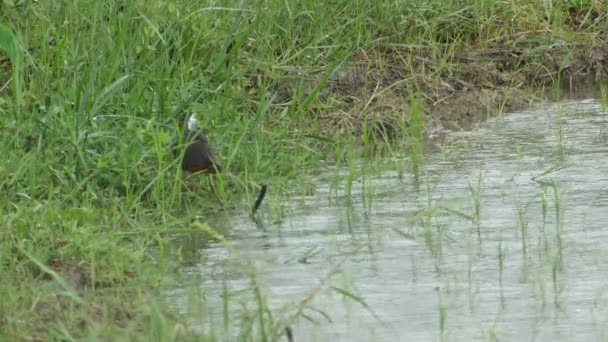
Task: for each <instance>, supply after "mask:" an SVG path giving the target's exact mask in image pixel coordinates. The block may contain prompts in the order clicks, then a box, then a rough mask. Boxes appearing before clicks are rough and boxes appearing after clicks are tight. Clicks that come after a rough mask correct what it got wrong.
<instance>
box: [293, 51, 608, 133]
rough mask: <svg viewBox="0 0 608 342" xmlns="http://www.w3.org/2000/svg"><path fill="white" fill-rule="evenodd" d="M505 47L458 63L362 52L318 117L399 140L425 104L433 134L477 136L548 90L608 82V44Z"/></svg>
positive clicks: (339, 76)
mask: <svg viewBox="0 0 608 342" xmlns="http://www.w3.org/2000/svg"><path fill="white" fill-rule="evenodd" d="M505 45H511V46H512V47H509V48H493V49H490V48H489V49H485V50H482V51H463V52H458V53H454V54H453V55H452V56H451V57H450V58H446V57H445V56H441V57H437V56H433V54H432V53H431V52H429V51H425V50H413V49H390V50H386V51H383V52H375V53H374V54H368V53H366V52H364V51H361V52H359V53H357V54H355V55H354V56H353V57H352V60H351V61H350V62H349V63H348V64H347V66H346V67H343V68H342V69H341V70H340V71H338V72H336V73H335V74H334V75H333V76H332V77H331V78H330V79H329V81H328V86H327V87H326V91H325V92H323V93H321V94H320V96H319V100H320V102H321V103H322V105H321V106H322V107H324V108H332V109H331V110H329V111H327V110H325V111H324V110H318V111H317V112H318V113H319V114H318V115H320V116H321V119H322V120H323V121H324V122H325V124H324V125H323V127H324V128H323V130H324V131H323V133H324V134H327V135H331V134H334V133H336V132H342V133H350V134H360V133H361V132H362V131H363V129H364V126H366V127H367V128H369V127H372V128H374V129H376V130H377V131H378V133H380V134H381V135H386V134H388V135H395V134H396V133H398V132H402V131H403V128H405V127H407V126H408V122H409V120H410V115H411V108H410V103H411V102H410V99H411V96H416V97H417V98H418V99H419V101H420V103H421V104H422V109H423V112H424V115H425V119H424V124H425V131H426V132H427V134H430V132H433V131H434V130H437V129H438V128H440V129H448V130H460V129H469V128H471V127H472V126H474V125H476V124H477V123H479V122H481V121H484V120H486V119H487V118H489V117H492V116H494V115H496V114H498V113H501V112H505V111H514V110H518V109H523V108H525V107H528V106H529V105H530V104H531V103H533V102H535V101H538V100H539V99H541V98H544V96H542V95H541V93H542V92H543V90H546V89H552V90H555V89H559V90H561V91H564V90H566V91H568V92H575V91H577V90H578V89H588V88H590V87H591V88H597V85H598V84H599V83H600V82H603V81H605V80H606V79H608V77H607V76H608V46H605V45H592V44H577V45H571V44H570V45H561V46H557V45H551V46H545V47H534V46H521V45H522V44H518V45H517V44H513V43H512V42H511V44H505ZM513 45H516V46H513ZM284 89H285V88H284ZM284 89H283V92H284ZM285 96H289V94H283V97H285ZM336 104H337V105H336Z"/></svg>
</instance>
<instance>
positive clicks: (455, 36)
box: [0, 0, 608, 340]
mask: <svg viewBox="0 0 608 342" xmlns="http://www.w3.org/2000/svg"><path fill="white" fill-rule="evenodd" d="M546 4H547V2H546V1H523V0H522V1H509V2H504V1H492V0H484V1H455V0H454V1H439V0H430V1H414V0H399V1H392V2H377V3H376V2H370V1H354V2H353V1H345V0H338V1H331V2H319V1H312V0H308V1H298V2H289V1H287V2H285V1H278V0H268V1H243V2H237V1H224V2H222V3H221V4H219V3H216V4H212V3H211V2H209V3H207V2H204V3H201V2H199V1H188V0H183V1H144V0H138V1H78V2H66V1H39V2H33V1H23V2H17V1H2V2H0V24H2V26H0V137H1V139H0V155H1V156H2V161H1V163H0V180H1V181H0V226H1V227H2V229H0V274H2V279H3V281H2V282H0V293H3V294H4V298H3V301H2V302H1V304H0V340H16V339H28V338H33V339H34V338H48V339H81V338H84V339H97V338H101V339H110V338H111V339H123V338H129V339H136V340H143V339H148V338H149V337H156V338H157V339H158V340H173V339H180V338H181V339H193V338H196V339H201V340H216V339H223V337H222V333H226V332H222V331H220V332H214V333H209V335H208V336H207V335H198V334H194V333H193V332H191V331H190V329H189V327H188V326H187V324H186V323H184V322H185V321H186V320H185V319H184V318H183V317H180V316H179V315H177V314H174V313H172V311H171V310H170V309H169V307H168V305H167V303H165V300H164V299H163V297H162V295H161V292H162V289H164V288H166V287H169V286H171V284H172V283H173V282H174V280H173V277H172V276H171V275H172V274H173V273H174V272H176V271H177V270H179V266H180V262H179V261H180V257H179V251H178V250H175V248H174V247H172V245H171V243H170V242H171V239H172V238H175V236H181V237H186V238H187V237H188V236H190V234H193V233H194V232H198V233H199V234H201V233H200V231H201V228H200V227H201V225H199V224H194V225H193V224H190V223H189V222H190V219H191V218H190V215H189V214H188V213H189V212H190V211H189V210H188V208H195V209H197V208H198V210H202V209H205V208H213V207H217V206H218V202H217V200H216V199H214V198H213V197H212V196H210V195H209V194H208V193H207V191H201V192H199V193H196V194H190V195H189V196H186V198H184V197H183V196H182V188H183V184H182V180H181V179H180V176H179V172H178V167H177V165H178V161H177V160H176V158H175V157H174V156H173V155H172V154H171V152H170V149H169V142H170V140H171V137H173V136H174V134H175V131H176V127H175V123H174V118H175V114H176V113H177V114H179V113H180V112H181V111H182V110H190V111H194V112H196V113H198V115H199V118H200V119H201V121H202V123H203V126H204V127H205V129H206V131H207V132H208V134H209V136H210V138H211V140H212V141H213V143H214V144H215V146H216V148H217V150H218V152H219V155H220V157H221V159H222V160H223V162H224V164H226V165H227V166H228V168H229V169H230V170H232V171H233V172H234V173H235V175H236V177H230V176H218V177H217V178H216V179H214V180H213V181H214V182H215V183H216V187H217V189H218V191H219V196H220V198H221V199H222V200H223V202H224V205H225V206H226V207H227V208H236V209H237V210H238V209H240V208H241V207H242V210H243V211H244V212H246V211H248V210H249V208H248V207H247V206H245V207H243V199H245V200H246V201H245V202H246V203H251V202H252V201H253V198H254V197H255V192H256V191H257V186H258V185H259V184H262V183H269V184H270V189H271V195H270V197H271V199H270V200H271V201H272V198H273V197H274V198H279V197H280V196H283V194H282V193H283V192H285V191H287V190H290V189H291V190H294V187H295V190H294V191H308V189H299V188H298V186H297V185H298V184H300V183H298V179H300V178H299V177H301V176H302V175H303V174H306V173H312V172H315V171H317V170H318V169H319V166H320V165H322V164H323V161H325V160H329V159H328V158H327V156H328V155H333V158H331V159H332V160H333V161H334V162H336V163H339V164H340V163H346V164H348V163H349V162H350V163H352V162H353V160H354V159H356V158H359V157H361V156H366V157H370V158H372V159H373V158H376V157H377V156H381V155H384V154H389V155H390V154H392V153H394V152H395V148H400V147H403V145H408V146H410V147H411V149H412V150H413V151H414V152H412V155H413V157H414V159H415V161H416V164H417V163H421V162H422V161H423V156H422V147H421V144H420V136H421V135H422V131H423V127H424V124H425V123H424V117H423V116H422V112H421V111H419V110H418V109H417V108H418V105H419V104H418V102H417V101H419V98H418V97H419V94H418V92H417V91H412V93H411V94H405V97H404V99H405V101H406V102H407V103H409V102H411V103H412V106H413V107H415V108H414V109H415V110H413V112H414V114H415V117H414V118H412V119H411V120H412V123H411V125H410V124H409V120H410V117H409V113H402V112H399V114H400V116H399V120H398V121H397V125H396V129H397V130H398V132H397V134H393V136H397V137H401V138H400V139H399V140H398V141H393V139H392V138H389V136H388V135H387V134H386V132H385V131H384V126H381V127H380V128H381V129H379V126H377V125H374V124H372V123H371V122H368V121H366V120H365V118H366V117H367V116H366V115H368V114H369V113H367V112H366V109H370V108H371V107H368V106H366V107H365V108H363V110H361V111H360V112H359V113H358V114H357V113H355V114H352V113H344V112H343V109H344V108H345V102H344V99H341V98H338V97H334V96H333V95H332V94H333V93H332V91H331V89H332V88H331V86H329V80H330V79H332V77H335V76H336V75H337V74H338V73H339V72H340V71H343V70H347V65H349V63H350V62H352V61H356V60H363V64H366V65H364V67H367V68H369V67H371V65H375V68H378V69H382V68H384V67H386V64H387V63H398V64H399V65H401V66H402V70H404V71H405V72H406V73H410V74H412V73H416V74H417V75H418V76H420V77H422V78H425V79H431V80H439V79H440V78H441V77H444V76H446V75H450V74H451V73H453V72H455V71H457V70H458V68H459V65H458V63H457V61H455V59H454V55H455V52H457V51H461V50H467V49H471V48H473V49H479V48H486V47H490V46H492V45H493V44H494V43H495V42H496V41H497V40H498V39H499V38H500V37H504V36H515V37H516V40H515V42H516V44H530V42H529V41H528V40H525V39H524V38H526V37H525V36H524V35H521V36H520V33H521V32H549V34H546V35H543V36H538V37H536V36H533V37H532V38H531V39H532V40H534V41H533V42H532V44H535V46H548V45H550V44H552V43H553V42H554V41H561V40H563V39H570V40H571V41H578V40H583V41H590V40H592V37H593V34H594V33H595V32H596V31H599V30H602V29H604V30H605V29H606V26H607V22H608V19H607V17H606V14H605V13H606V6H605V5H604V4H603V2H601V1H591V0H589V1H584V0H577V1H567V2H563V1H557V2H554V4H553V6H552V7H548V6H547V5H546ZM573 13H574V14H573ZM518 39H519V40H518ZM229 46H231V48H230V49H229V48H228V47H229ZM403 51H414V52H415V53H412V54H406V53H403ZM361 56H368V58H362V57H361ZM369 56H371V57H369ZM419 57H420V58H425V59H429V60H431V61H433V62H432V63H431V64H430V66H429V65H427V64H424V65H423V66H420V65H419V64H418V63H417V62H416V61H417V59H418V58H419ZM395 60H396V61H397V62H394V61H395ZM372 87H373V86H372ZM353 95H354V96H356V95H357V94H353ZM410 100H411V101H410ZM369 104H371V99H370V102H369ZM378 114H379V115H380V116H382V112H379V113H378ZM364 123H365V124H364ZM354 126H356V127H359V128H355V129H354V131H357V130H359V131H361V132H363V133H362V134H361V135H360V139H354V138H353V135H352V132H353V127H354ZM376 132H380V133H379V134H375V133H376ZM357 143H362V144H363V145H364V147H365V148H364V149H362V150H361V149H357V148H355V146H356V144H357ZM370 146H372V147H373V148H372V147H370ZM383 146H384V147H383ZM349 165H353V164H349ZM351 171H352V172H351V173H349V177H355V175H356V172H355V171H356V170H354V169H351ZM352 181H353V179H350V180H349V184H352ZM194 182H195V183H196V182H197V181H196V180H195V181H194ZM200 182H201V183H202V185H201V187H202V189H203V190H205V189H207V188H206V185H205V182H204V181H203V180H200ZM275 201H276V200H275ZM368 202H369V203H370V205H371V203H372V199H371V198H370V199H368ZM273 203H274V202H273ZM209 213H210V215H213V214H212V213H213V212H212V211H209ZM277 215H278V216H279V217H275V218H273V219H274V220H280V218H281V217H280V216H281V215H283V214H282V213H279V214H277ZM213 228H214V229H213V230H211V231H214V232H216V233H214V234H207V233H204V232H203V233H202V234H203V235H204V236H206V237H205V238H207V239H218V238H221V237H220V236H221V235H215V234H219V233H223V232H224V231H225V227H213ZM207 231H209V230H207ZM218 232H219V233H218ZM429 234H431V232H429ZM428 238H429V239H432V237H431V236H430V235H429V237H428ZM52 265H55V266H56V267H55V268H56V269H54V268H53V267H52ZM57 265H59V266H57ZM65 265H79V266H78V267H82V268H83V269H84V270H85V271H83V273H82V274H85V275H86V277H87V278H88V279H87V282H88V284H89V287H88V289H87V290H85V291H79V290H78V289H76V288H74V286H73V285H70V282H69V281H67V280H66V279H64V278H68V277H65V273H63V274H64V276H62V275H61V272H59V271H60V270H61V267H67V266H65ZM74 267H76V266H74ZM258 304H259V307H258V310H260V312H263V311H264V309H265V303H264V301H263V300H261V298H260V301H259V303H258ZM262 317H266V316H265V315H263V314H260V316H259V318H260V319H261V318H262ZM444 320H445V317H443V316H442V317H441V321H442V322H443V321H444ZM258 323H259V326H258V328H257V329H254V330H248V328H243V329H244V330H243V331H244V332H245V334H247V333H251V334H253V335H255V336H254V337H252V338H253V339H256V340H258V339H259V340H268V339H272V338H273V336H275V334H276V332H275V330H280V329H278V328H276V327H273V328H269V327H272V326H273V324H274V322H273V320H268V321H266V320H264V319H261V321H259V322H258ZM251 324H256V323H251ZM243 325H246V322H244V323H243ZM264 327H266V328H269V329H270V330H265V329H264ZM272 329H274V330H272Z"/></svg>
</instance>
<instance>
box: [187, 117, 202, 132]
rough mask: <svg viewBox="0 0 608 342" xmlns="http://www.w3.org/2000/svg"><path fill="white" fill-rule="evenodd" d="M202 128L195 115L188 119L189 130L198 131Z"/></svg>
mask: <svg viewBox="0 0 608 342" xmlns="http://www.w3.org/2000/svg"><path fill="white" fill-rule="evenodd" d="M199 128H200V123H199V121H198V119H197V118H196V116H195V115H194V114H192V115H190V117H189V118H188V130H189V131H196V130H198V129H199Z"/></svg>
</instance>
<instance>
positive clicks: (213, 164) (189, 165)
mask: <svg viewBox="0 0 608 342" xmlns="http://www.w3.org/2000/svg"><path fill="white" fill-rule="evenodd" d="M179 125H180V128H181V130H182V138H181V139H180V142H181V146H182V148H184V151H183V153H184V155H183V159H182V165H181V167H182V170H183V171H184V172H185V173H186V174H193V173H202V172H205V173H209V174H216V173H219V172H220V171H222V170H223V167H222V164H221V163H220V161H219V159H218V157H217V155H216V154H215V150H214V149H213V146H211V143H210V142H209V140H208V139H207V137H206V136H205V135H204V134H203V133H202V132H201V130H200V124H199V121H198V119H197V118H196V117H195V116H194V115H193V114H184V115H182V116H181V117H180V120H179ZM177 152H181V151H180V150H178V151H177Z"/></svg>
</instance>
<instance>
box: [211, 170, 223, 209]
mask: <svg viewBox="0 0 608 342" xmlns="http://www.w3.org/2000/svg"><path fill="white" fill-rule="evenodd" d="M207 180H208V182H209V188H211V192H212V193H213V195H214V196H215V198H217V200H218V201H219V202H220V204H221V205H224V201H222V198H221V197H220V196H219V195H218V194H217V190H216V189H215V182H214V181H213V180H212V179H211V176H209V177H207Z"/></svg>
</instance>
